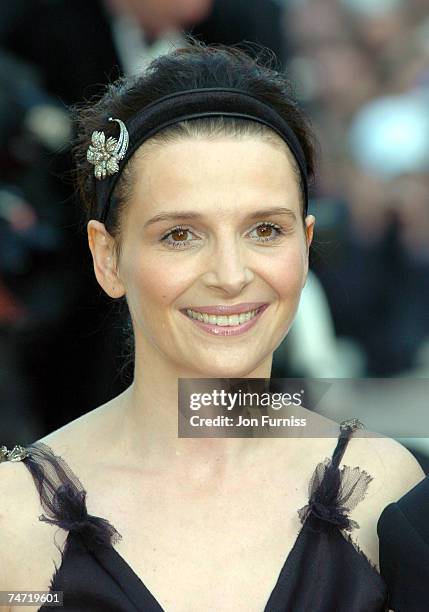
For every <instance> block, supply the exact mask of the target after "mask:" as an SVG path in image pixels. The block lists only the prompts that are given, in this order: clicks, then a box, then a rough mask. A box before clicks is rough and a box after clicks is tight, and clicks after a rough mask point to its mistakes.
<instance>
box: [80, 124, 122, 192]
mask: <svg viewBox="0 0 429 612" xmlns="http://www.w3.org/2000/svg"><path fill="white" fill-rule="evenodd" d="M109 121H116V123H118V124H119V127H120V130H121V131H120V134H119V139H116V138H113V137H112V136H110V137H109V138H107V140H106V134H105V133H104V132H97V131H96V132H93V133H92V136H91V144H90V145H89V147H88V151H87V152H86V159H87V160H88V161H89V163H90V164H93V165H94V176H95V178H96V179H98V180H102V179H104V178H106V176H107V175H108V174H109V175H111V174H116V172H118V171H119V162H120V161H121V159H123V158H124V157H125V153H126V152H127V149H128V143H129V135H128V130H127V128H126V127H125V123H124V122H123V121H121V120H120V119H113V118H112V117H109Z"/></svg>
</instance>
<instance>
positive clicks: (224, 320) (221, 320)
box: [186, 308, 259, 327]
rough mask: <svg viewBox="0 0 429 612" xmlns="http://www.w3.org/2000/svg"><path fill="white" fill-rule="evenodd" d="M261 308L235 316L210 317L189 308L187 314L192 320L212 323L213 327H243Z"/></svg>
mask: <svg viewBox="0 0 429 612" xmlns="http://www.w3.org/2000/svg"><path fill="white" fill-rule="evenodd" d="M258 311H259V308H257V309H256V310H250V311H249V312H242V313H241V314H234V315H229V316H225V315H219V316H218V315H209V314H206V313H202V312H195V310H190V309H189V308H188V309H187V310H186V314H187V315H188V317H190V318H191V319H197V320H198V321H201V322H202V323H211V324H212V325H220V326H221V327H224V326H227V325H241V324H242V323H245V322H246V321H250V319H253V317H254V316H255V315H256V314H257V313H258Z"/></svg>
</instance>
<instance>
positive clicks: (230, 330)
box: [181, 304, 269, 336]
mask: <svg viewBox="0 0 429 612" xmlns="http://www.w3.org/2000/svg"><path fill="white" fill-rule="evenodd" d="M268 306H269V304H264V305H263V306H261V307H260V308H259V310H258V312H257V313H256V315H255V316H254V317H253V319H250V320H249V321H245V322H244V323H242V324H241V325H222V326H221V325H215V324H213V323H204V322H203V321H199V320H198V319H192V318H191V317H188V315H187V314H185V313H184V312H182V311H181V312H182V314H183V316H185V317H186V318H187V319H188V320H189V321H190V322H191V323H195V325H197V326H198V327H200V328H201V329H203V330H204V331H205V332H207V333H209V334H211V335H212V336H240V335H241V334H244V333H245V332H247V331H248V330H249V329H251V328H252V327H254V326H255V325H256V323H257V322H258V321H259V319H260V317H261V315H262V313H263V312H264V311H265V310H266V309H267V308H268Z"/></svg>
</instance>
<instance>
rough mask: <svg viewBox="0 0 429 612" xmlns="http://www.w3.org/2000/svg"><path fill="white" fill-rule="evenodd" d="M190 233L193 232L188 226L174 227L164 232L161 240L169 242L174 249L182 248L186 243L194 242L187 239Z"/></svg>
mask: <svg viewBox="0 0 429 612" xmlns="http://www.w3.org/2000/svg"><path fill="white" fill-rule="evenodd" d="M188 234H192V232H191V230H190V229H189V228H187V227H182V226H177V227H173V229H171V230H170V231H169V232H168V233H167V234H164V236H163V237H162V238H161V242H165V243H167V245H168V246H171V247H173V248H174V249H182V248H184V247H186V243H189V242H194V241H193V240H187V239H186V237H187V235H188Z"/></svg>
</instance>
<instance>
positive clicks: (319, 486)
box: [298, 419, 372, 531]
mask: <svg viewBox="0 0 429 612" xmlns="http://www.w3.org/2000/svg"><path fill="white" fill-rule="evenodd" d="M359 428H363V424H362V423H361V422H360V421H358V419H351V420H348V421H343V422H342V423H340V432H339V436H338V441H337V445H336V447H335V449H334V452H333V454H332V457H331V458H328V457H327V458H326V459H325V460H324V461H322V462H320V463H319V464H318V465H317V466H316V469H315V470H314V473H313V476H312V477H311V480H310V483H309V487H308V492H309V501H308V504H307V505H306V506H304V507H303V508H301V509H300V510H298V515H299V518H300V519H301V522H302V523H304V522H305V520H306V519H307V518H308V517H309V516H313V517H314V519H316V522H318V523H320V522H322V525H323V524H324V525H325V526H326V524H330V525H332V526H336V527H338V528H340V529H343V530H345V531H351V530H352V529H356V528H359V525H358V524H357V523H356V521H353V520H352V519H350V518H349V516H348V515H349V513H350V511H351V510H353V508H355V507H356V506H357V504H358V503H359V502H360V501H361V500H362V499H363V498H364V497H365V494H366V490H367V488H368V485H369V483H370V482H371V480H372V476H370V475H369V474H368V473H367V472H365V470H361V469H360V468H359V467H355V468H350V467H349V466H347V465H344V466H343V467H342V468H341V469H340V468H339V465H340V462H341V460H342V458H343V455H344V452H345V450H346V448H347V444H348V442H349V440H350V438H351V436H352V434H353V433H354V432H355V431H356V430H357V429H359Z"/></svg>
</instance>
